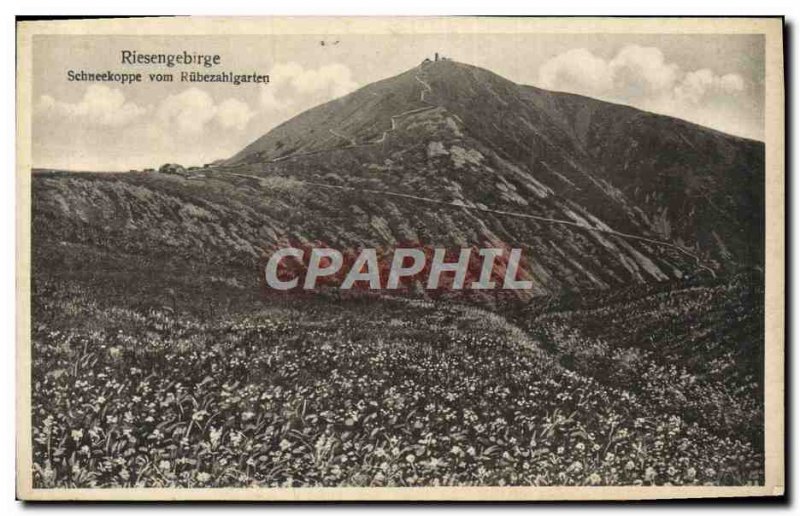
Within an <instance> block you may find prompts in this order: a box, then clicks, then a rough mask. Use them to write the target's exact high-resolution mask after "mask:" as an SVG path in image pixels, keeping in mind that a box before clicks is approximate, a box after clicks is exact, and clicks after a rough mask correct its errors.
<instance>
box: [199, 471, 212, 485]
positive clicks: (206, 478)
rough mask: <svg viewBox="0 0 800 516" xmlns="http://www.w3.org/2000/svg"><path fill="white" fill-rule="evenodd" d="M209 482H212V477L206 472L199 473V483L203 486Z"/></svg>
mask: <svg viewBox="0 0 800 516" xmlns="http://www.w3.org/2000/svg"><path fill="white" fill-rule="evenodd" d="M209 480H211V475H210V474H208V473H206V472H205V471H201V472H198V473H197V481H198V482H200V483H201V484H205V483H206V482H208V481H209Z"/></svg>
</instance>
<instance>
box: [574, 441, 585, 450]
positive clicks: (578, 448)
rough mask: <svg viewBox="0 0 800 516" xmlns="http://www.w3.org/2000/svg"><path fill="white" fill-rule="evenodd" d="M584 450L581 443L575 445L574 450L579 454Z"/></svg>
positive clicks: (583, 445)
mask: <svg viewBox="0 0 800 516" xmlns="http://www.w3.org/2000/svg"><path fill="white" fill-rule="evenodd" d="M585 448H586V445H585V444H583V443H581V442H579V443H578V444H576V445H575V449H576V450H578V451H579V452H582V451H583V450H584V449H585Z"/></svg>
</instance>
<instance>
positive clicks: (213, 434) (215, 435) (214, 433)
mask: <svg viewBox="0 0 800 516" xmlns="http://www.w3.org/2000/svg"><path fill="white" fill-rule="evenodd" d="M220 437H222V430H221V429H216V428H214V427H213V426H212V427H211V430H210V431H209V433H208V438H209V440H210V441H211V446H216V445H217V444H218V443H219V439H220Z"/></svg>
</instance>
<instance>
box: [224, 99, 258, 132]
mask: <svg viewBox="0 0 800 516" xmlns="http://www.w3.org/2000/svg"><path fill="white" fill-rule="evenodd" d="M253 116H255V112H254V111H253V110H252V109H250V106H249V105H248V104H247V103H246V102H242V101H241V100H237V99H227V100H223V101H222V102H221V103H220V104H219V106H217V113H216V120H217V122H218V123H219V125H220V126H222V127H223V128H224V129H237V130H239V131H242V130H244V129H245V127H247V123H248V122H250V119H251V118H253Z"/></svg>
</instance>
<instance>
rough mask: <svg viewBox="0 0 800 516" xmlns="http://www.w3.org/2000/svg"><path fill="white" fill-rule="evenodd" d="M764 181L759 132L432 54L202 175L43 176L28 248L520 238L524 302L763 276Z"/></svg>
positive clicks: (231, 258)
mask: <svg viewBox="0 0 800 516" xmlns="http://www.w3.org/2000/svg"><path fill="white" fill-rule="evenodd" d="M763 184H764V146H763V144H762V143H760V142H756V141H751V140H746V139H742V138H738V137H734V136H730V135H726V134H722V133H720V132H717V131H713V130H711V129H708V128H704V127H701V126H697V125H694V124H691V123H688V122H685V121H682V120H677V119H674V118H669V117H665V116H661V115H655V114H652V113H647V112H644V111H641V110H637V109H634V108H631V107H627V106H621V105H615V104H610V103H607V102H601V101H598V100H595V99H590V98H586V97H581V96H577V95H571V94H565V93H556V92H550V91H545V90H541V89H538V88H534V87H530V86H521V85H517V84H515V83H513V82H511V81H508V80H506V79H504V78H502V77H500V76H498V75H496V74H494V73H492V72H489V71H487V70H484V69H481V68H477V67H474V66H470V65H466V64H462V63H457V62H454V61H437V62H434V63H427V64H423V65H420V66H419V67H415V68H413V69H411V70H408V71H406V72H404V73H402V74H400V75H397V76H395V77H391V78H388V79H385V80H382V81H379V82H376V83H373V84H370V85H368V86H366V87H363V88H361V89H359V90H357V91H355V92H353V93H351V94H349V95H346V96H344V97H342V98H340V99H336V100H334V101H331V102H328V103H326V104H323V105H320V106H318V107H315V108H313V109H310V110H308V111H306V112H304V113H302V114H300V115H298V116H296V117H294V118H292V119H291V120H289V121H287V122H285V123H283V124H281V125H280V126H278V127H276V128H275V129H273V130H271V131H269V132H268V133H267V134H265V135H264V136H262V137H261V138H259V139H258V140H256V141H254V142H253V143H251V144H250V145H248V146H247V147H245V148H244V149H243V150H242V151H241V152H239V153H238V154H236V155H235V156H233V157H231V158H230V159H228V160H225V161H224V162H223V163H222V164H212V165H211V166H210V167H209V168H207V169H205V170H204V171H203V174H202V175H201V174H194V175H193V176H192V177H177V176H166V175H164V174H158V173H150V174H147V173H126V174H69V173H58V172H47V173H39V174H36V175H35V178H34V186H33V188H34V196H33V203H34V212H33V220H34V248H35V249H36V248H37V246H38V245H39V244H40V243H41V247H40V249H41V250H42V253H41V255H42V256H47V257H49V258H52V259H56V260H61V261H63V260H64V259H65V258H64V256H65V253H64V252H63V251H64V249H66V248H70V247H73V246H74V247H75V248H76V249H83V251H81V253H82V254H85V250H86V249H92V250H94V251H96V252H98V253H99V256H100V257H99V258H98V259H99V260H101V261H102V260H104V259H106V258H104V257H103V256H106V255H107V254H108V253H113V254H115V255H117V256H118V257H120V256H121V255H120V253H124V256H125V257H140V258H137V259H141V260H145V261H148V262H152V263H167V262H169V263H172V264H174V265H175V267H180V264H187V263H188V264H191V266H192V267H206V266H208V267H220V268H222V270H227V271H229V272H228V273H227V274H229V275H231V276H233V275H237V274H238V275H239V276H238V279H237V281H243V282H245V283H248V282H249V283H252V282H255V281H257V278H258V276H257V275H256V274H255V273H254V272H253V270H254V268H256V267H257V266H258V264H259V263H261V260H262V259H263V257H264V255H265V254H267V253H268V252H269V250H270V249H272V248H274V247H277V246H279V245H281V244H282V243H283V242H287V241H294V242H303V243H315V242H316V243H325V244H327V245H331V246H336V247H338V248H342V249H358V248H362V247H365V246H376V247H383V248H391V247H392V246H395V245H398V244H402V243H409V242H413V243H421V244H424V245H437V246H447V247H463V246H483V245H486V244H487V243H491V244H494V245H504V246H509V247H521V248H523V250H524V256H526V257H528V267H527V268H526V279H530V280H532V281H533V282H534V285H535V287H534V294H550V293H556V292H561V291H565V290H568V291H574V290H578V291H580V290H588V289H607V288H611V287H616V286H622V285H629V284H631V283H644V284H646V283H654V282H665V281H672V280H681V279H685V278H692V277H697V276H710V275H720V274H722V275H724V274H729V273H732V272H734V271H738V270H741V269H758V268H760V267H762V264H763V234H764V228H763V224H764V222H763V211H764V205H763V199H764V192H763ZM59 242H60V244H59V245H61V247H60V248H56V250H55V251H54V250H53V249H52V248H51V247H48V246H53V245H55V243H59ZM59 251H60V252H59ZM119 261H121V262H122V261H125V262H128V261H129V260H128V258H125V259H123V258H121V257H120V258H119ZM77 262H80V260H77ZM79 265H80V263H74V264H73V266H76V267H77V266H79ZM231 266H234V267H233V268H231ZM226 267H227V268H226ZM234 271H236V272H234ZM221 274H223V275H224V274H226V273H225V272H222V273H221Z"/></svg>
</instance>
